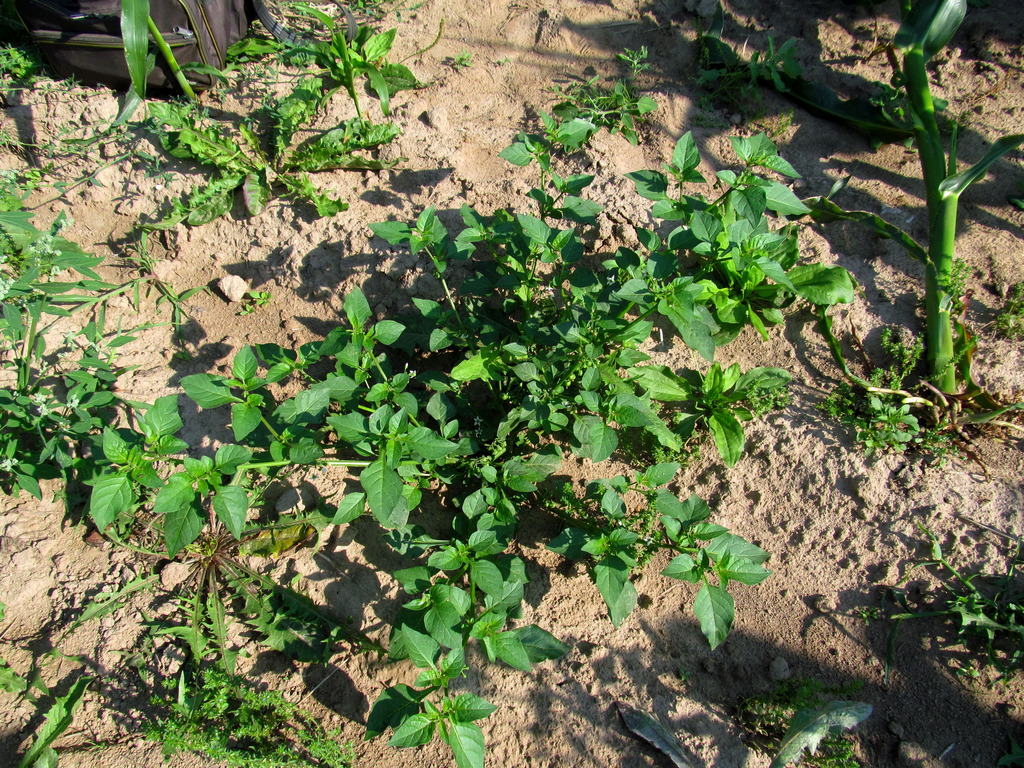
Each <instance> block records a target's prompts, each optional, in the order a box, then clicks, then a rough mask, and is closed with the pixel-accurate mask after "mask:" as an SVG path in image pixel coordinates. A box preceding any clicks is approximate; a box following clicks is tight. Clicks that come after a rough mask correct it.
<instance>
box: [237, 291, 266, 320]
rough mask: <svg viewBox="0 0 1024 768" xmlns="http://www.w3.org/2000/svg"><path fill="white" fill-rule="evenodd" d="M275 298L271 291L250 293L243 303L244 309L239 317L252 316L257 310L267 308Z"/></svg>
mask: <svg viewBox="0 0 1024 768" xmlns="http://www.w3.org/2000/svg"><path fill="white" fill-rule="evenodd" d="M272 298H273V296H272V295H271V293H270V291H249V292H248V293H247V294H246V295H245V299H244V301H243V302H242V309H241V310H240V311H239V312H238V314H239V315H242V316H244V315H251V314H252V313H253V312H255V311H256V310H257V309H261V308H262V307H265V306H267V304H269V303H270V300H271V299H272Z"/></svg>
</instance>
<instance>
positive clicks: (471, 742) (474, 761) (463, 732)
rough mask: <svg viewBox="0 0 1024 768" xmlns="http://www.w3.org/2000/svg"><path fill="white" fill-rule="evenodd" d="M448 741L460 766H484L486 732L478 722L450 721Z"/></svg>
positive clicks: (466, 767)
mask: <svg viewBox="0 0 1024 768" xmlns="http://www.w3.org/2000/svg"><path fill="white" fill-rule="evenodd" d="M446 741H447V742H448V746H450V747H451V748H452V753H453V754H454V755H455V765H456V766H458V768H484V732H483V731H481V730H480V727H479V726H478V725H477V724H476V723H463V722H458V721H456V722H450V723H449V724H448V738H447V739H446Z"/></svg>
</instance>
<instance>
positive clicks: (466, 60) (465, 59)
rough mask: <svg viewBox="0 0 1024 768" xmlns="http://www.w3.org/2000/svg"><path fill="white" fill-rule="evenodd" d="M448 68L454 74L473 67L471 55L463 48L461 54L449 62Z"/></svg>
mask: <svg viewBox="0 0 1024 768" xmlns="http://www.w3.org/2000/svg"><path fill="white" fill-rule="evenodd" d="M449 66H450V67H451V68H452V69H453V70H455V71H456V72H460V71H462V70H463V69H469V68H470V67H472V66H473V54H471V53H470V52H469V51H467V50H466V49H465V48H463V49H462V52H461V53H460V54H459V55H458V56H456V57H455V58H453V59H452V60H451V62H450V63H449Z"/></svg>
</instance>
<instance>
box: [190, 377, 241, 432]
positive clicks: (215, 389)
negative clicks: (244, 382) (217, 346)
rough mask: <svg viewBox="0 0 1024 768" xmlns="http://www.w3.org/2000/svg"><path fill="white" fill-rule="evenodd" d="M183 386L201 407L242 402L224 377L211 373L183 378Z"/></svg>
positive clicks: (214, 406) (215, 406)
mask: <svg viewBox="0 0 1024 768" xmlns="http://www.w3.org/2000/svg"><path fill="white" fill-rule="evenodd" d="M181 386H182V388H183V389H184V390H185V394H186V395H188V396H189V397H190V398H191V399H192V400H193V401H194V402H195V403H196V405H198V406H199V407H200V408H217V407H218V406H221V405H227V404H228V403H237V402H241V398H239V397H236V396H235V395H233V394H231V389H230V388H229V387H228V385H227V383H226V381H225V380H224V379H223V378H222V377H220V376H214V375H212V374H209V373H196V374H193V375H191V376H186V377H185V378H183V379H182V380H181ZM236 439H237V438H236Z"/></svg>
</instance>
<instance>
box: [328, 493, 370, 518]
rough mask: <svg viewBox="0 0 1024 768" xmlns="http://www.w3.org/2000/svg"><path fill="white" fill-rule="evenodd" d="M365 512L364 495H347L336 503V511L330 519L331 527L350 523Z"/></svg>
mask: <svg viewBox="0 0 1024 768" xmlns="http://www.w3.org/2000/svg"><path fill="white" fill-rule="evenodd" d="M365 510H366V494H365V493H347V494H345V497H344V498H343V499H342V500H341V501H340V502H339V503H338V511H337V512H335V513H334V517H333V518H331V524H332V525H344V524H345V523H351V522H352V521H353V520H355V519H356V518H357V517H359V516H360V515H361V514H363V512H364V511H365Z"/></svg>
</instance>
